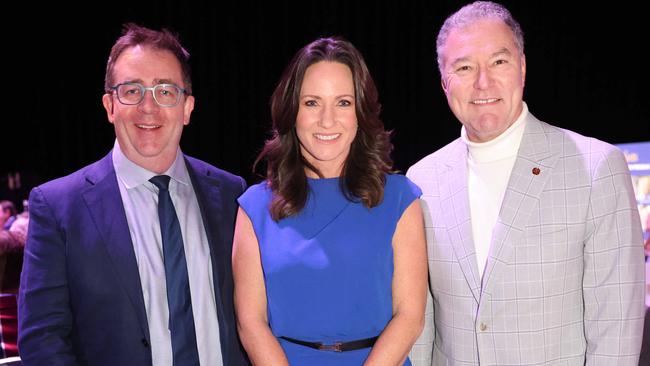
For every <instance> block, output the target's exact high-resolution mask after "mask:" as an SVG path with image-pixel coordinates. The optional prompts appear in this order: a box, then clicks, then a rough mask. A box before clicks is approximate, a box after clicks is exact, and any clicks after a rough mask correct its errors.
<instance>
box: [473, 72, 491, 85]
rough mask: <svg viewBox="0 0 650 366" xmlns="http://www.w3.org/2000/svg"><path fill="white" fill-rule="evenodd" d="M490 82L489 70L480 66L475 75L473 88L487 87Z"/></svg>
mask: <svg viewBox="0 0 650 366" xmlns="http://www.w3.org/2000/svg"><path fill="white" fill-rule="evenodd" d="M491 83H492V77H491V76H490V73H489V71H488V70H487V69H486V68H483V67H480V68H479V69H478V72H477V75H476V80H475V82H474V88H476V89H487V88H488V87H489V86H490V84H491Z"/></svg>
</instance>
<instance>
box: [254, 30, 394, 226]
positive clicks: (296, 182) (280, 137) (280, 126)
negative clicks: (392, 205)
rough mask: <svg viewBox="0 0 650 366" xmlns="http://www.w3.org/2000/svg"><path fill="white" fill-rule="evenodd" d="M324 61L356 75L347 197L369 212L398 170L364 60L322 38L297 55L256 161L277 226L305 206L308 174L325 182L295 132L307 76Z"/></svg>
mask: <svg viewBox="0 0 650 366" xmlns="http://www.w3.org/2000/svg"><path fill="white" fill-rule="evenodd" d="M320 61H329V62H339V63H341V64H344V65H347V66H348V67H349V68H350V71H352V78H353V82H354V93H355V108H356V117H357V122H358V130H357V134H356V137H355V139H354V140H353V141H352V145H351V147H350V153H349V155H348V157H347V158H346V160H345V163H344V165H343V169H342V172H341V179H340V180H339V183H340V188H341V191H342V192H343V194H344V195H345V197H346V198H347V199H348V200H350V201H355V202H359V201H360V202H362V203H363V205H364V206H366V207H368V208H371V207H375V206H377V205H378V204H379V203H381V201H382V199H383V197H384V185H385V183H386V177H385V174H386V173H389V172H390V171H391V169H392V166H393V161H392V159H391V158H390V153H391V151H392V149H393V145H392V144H391V142H390V134H391V132H390V131H386V130H385V129H384V124H383V122H382V121H381V120H380V119H379V113H380V111H381V105H380V104H379V102H378V94H377V88H376V86H375V82H374V81H373V79H372V77H371V76H370V72H369V71H368V67H367V66H366V63H365V61H364V60H363V56H361V53H360V52H359V51H358V50H357V49H356V48H355V47H354V46H353V45H352V44H351V43H350V42H348V41H346V40H344V39H342V38H340V37H329V38H320V39H317V40H315V41H314V42H312V43H310V44H308V45H307V46H305V47H303V48H302V49H301V50H300V51H298V53H296V55H295V56H294V57H293V59H292V60H291V62H290V63H289V66H288V67H287V68H286V70H285V71H284V74H283V75H282V78H281V79H280V82H279V83H278V85H277V86H276V88H275V91H274V92H273V95H272V96H271V118H272V121H273V125H272V131H271V132H272V136H271V138H270V139H268V140H267V141H266V143H265V145H264V148H263V149H262V152H261V153H260V154H259V156H258V157H257V159H256V160H255V166H257V164H258V163H259V162H260V161H262V160H264V161H265V162H266V179H267V182H268V184H269V186H270V187H271V190H272V191H273V200H272V201H271V205H270V207H269V209H270V211H271V216H272V217H273V219H274V220H276V221H277V220H280V219H283V218H285V217H289V216H292V215H295V214H297V213H299V212H300V211H301V210H302V209H303V208H304V207H305V203H306V201H307V196H308V194H309V187H308V185H307V175H306V173H305V169H309V170H311V171H313V172H314V173H316V174H317V175H318V176H319V177H320V178H323V175H322V173H321V172H320V171H319V170H318V169H317V168H316V167H315V166H313V165H312V164H310V163H309V162H308V161H307V160H306V159H305V158H304V157H303V156H302V153H301V152H300V141H299V140H298V136H297V134H296V128H295V126H296V117H297V115H298V107H299V99H300V89H301V87H302V81H303V78H304V76H305V71H306V70H307V68H309V66H311V65H313V64H315V63H317V62H320Z"/></svg>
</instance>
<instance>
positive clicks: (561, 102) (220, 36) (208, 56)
mask: <svg viewBox="0 0 650 366" xmlns="http://www.w3.org/2000/svg"><path fill="white" fill-rule="evenodd" d="M465 3H466V2H465V1H436V0H429V1H425V0H418V1H404V0H402V1H373V2H370V1H368V2H366V1H352V0H350V1H345V2H344V1H302V2H297V1H296V2H294V1H259V2H252V1H251V2H249V1H235V2H230V3H228V2H224V1H223V0H222V1H220V2H217V1H214V0H211V1H184V2H179V1H131V2H122V1H109V2H101V3H93V4H89V5H86V8H84V6H83V5H74V7H73V5H66V4H65V3H64V2H63V3H59V4H49V5H34V4H32V3H28V2H25V3H24V4H17V5H16V4H14V7H15V9H12V10H11V11H5V12H4V17H3V18H5V21H4V22H3V25H2V26H1V27H2V31H3V32H2V34H3V35H4V37H3V39H4V42H3V46H4V47H3V51H2V53H3V56H4V57H3V58H4V59H5V60H8V61H9V65H8V66H5V67H4V74H5V75H4V80H5V84H4V86H3V88H4V93H3V94H2V95H3V98H4V101H3V105H4V108H5V111H8V113H5V114H4V116H3V117H4V121H2V125H1V126H2V127H1V130H0V131H1V132H0V136H1V137H2V138H1V139H0V146H1V147H2V151H3V157H2V158H1V159H0V199H2V198H10V199H13V200H14V201H16V203H18V204H20V201H21V200H22V199H23V198H26V197H27V194H28V192H29V189H31V188H32V187H33V186H34V185H36V184H40V183H42V182H44V181H47V180H50V179H53V178H55V177H58V176H62V175H66V174H69V173H71V172H73V171H75V170H77V169H79V168H81V167H83V166H85V165H88V164H90V163H92V162H94V161H96V160H98V159H100V158H101V157H103V156H104V155H105V154H106V153H107V152H108V151H109V149H111V147H112V146H113V143H114V132H113V126H112V125H111V124H109V123H108V122H107V120H106V115H105V112H104V110H103V107H102V104H101V96H102V94H103V79H104V71H105V65H106V60H107V57H108V53H109V51H110V47H111V46H112V44H113V42H114V41H115V39H116V38H117V37H119V35H120V33H121V24H122V23H125V22H129V21H133V22H136V23H139V24H141V25H145V26H148V27H152V28H160V27H167V28H169V29H171V30H173V31H175V32H178V33H179V34H180V38H181V41H182V42H183V43H184V45H185V46H186V48H187V49H188V50H189V52H190V53H191V55H192V67H193V84H194V95H195V96H196V108H195V110H194V113H193V115H192V121H191V123H190V125H189V126H188V127H187V128H186V129H185V131H184V134H183V139H182V142H181V147H182V149H183V151H184V152H185V153H187V154H189V155H192V156H195V157H198V158H201V159H203V160H205V161H207V162H209V163H212V164H214V165H216V166H219V167H221V168H223V169H226V170H229V171H231V172H233V173H235V174H238V175H242V176H244V177H245V178H246V179H247V180H248V181H249V183H252V182H254V181H255V180H256V179H257V178H256V176H255V175H254V174H252V172H251V165H252V162H253V160H254V159H255V156H256V155H257V153H258V152H259V149H260V148H261V146H262V144H263V141H264V139H265V138H266V137H267V136H268V135H267V131H268V129H269V126H270V117H269V107H268V100H269V97H270V95H271V92H272V90H273V88H274V86H275V83H276V82H277V81H278V79H279V77H280V75H281V73H282V71H283V69H284V67H285V65H286V64H287V63H288V61H289V59H290V58H291V56H292V55H293V54H294V53H295V52H296V51H297V50H298V49H299V48H301V47H302V46H304V45H305V44H307V43H308V42H310V41H312V40H314V39H315V38H316V37H319V36H328V35H341V36H344V37H346V38H348V39H349V40H350V41H352V43H354V44H355V45H356V46H357V47H358V48H359V49H360V51H361V52H362V53H363V54H364V56H365V58H366V62H367V63H368V66H369V68H370V71H371V73H372V75H373V76H374V78H375V81H376V83H377V85H378V88H379V92H380V100H381V103H382V105H383V113H382V119H383V121H384V123H385V125H386V127H387V128H388V129H392V130H394V131H395V133H394V138H393V143H394V145H395V152H394V154H393V155H394V159H395V163H396V168H398V169H400V170H402V171H406V169H407V168H408V167H409V166H410V165H411V164H413V163H415V162H416V161H418V160H419V159H420V158H422V157H424V156H425V155H426V154H428V153H431V152H433V151H434V150H436V149H438V148H440V147H442V146H444V145H445V144H446V143H448V142H449V141H451V140H453V139H454V138H456V137H457V136H458V135H459V130H460V123H459V122H457V121H456V119H455V118H454V117H453V115H452V114H451V112H450V111H449V109H448V107H447V104H446V100H445V97H444V95H443V93H442V90H441V88H440V78H439V75H438V70H437V64H436V54H435V37H436V35H437V32H438V30H439V28H440V26H441V24H442V22H443V21H444V19H445V18H446V17H447V16H448V15H449V14H451V13H452V12H453V11H455V10H457V9H458V8H459V7H460V6H461V5H463V4H465ZM502 3H503V4H504V5H506V6H507V7H508V8H509V9H510V10H511V12H512V13H513V15H514V17H515V18H516V19H518V20H519V22H520V23H521V25H522V27H523V29H524V32H525V41H526V45H525V53H526V57H527V80H526V92H525V97H524V98H525V100H526V102H527V103H528V106H529V108H530V111H531V112H532V113H533V114H534V115H535V116H536V117H538V118H540V119H542V120H544V121H547V122H550V123H553V124H555V125H557V126H560V127H563V128H568V129H571V130H574V131H577V132H579V133H581V134H585V135H590V136H593V137H596V138H599V139H601V140H605V141H608V142H610V143H613V144H617V143H625V142H635V141H643V140H650V122H649V119H648V109H649V108H648V104H649V103H648V102H643V101H642V99H641V98H642V96H641V88H642V87H645V88H647V86H648V82H647V80H648V78H647V76H646V75H647V69H648V67H647V61H646V60H647V56H643V55H642V53H646V52H647V48H648V41H647V38H648V36H649V33H648V31H647V24H648V20H647V16H646V14H645V12H641V11H640V10H639V9H638V8H637V5H635V3H633V2H631V1H617V2H609V3H607V4H605V5H595V3H596V2H584V3H582V4H581V3H580V2H579V3H578V5H576V4H575V3H574V2H570V1H504V2H502ZM5 64H6V63H5ZM645 97H646V96H644V98H645ZM16 173H19V174H20V185H16V184H15V183H16V181H15V179H14V178H15V177H16ZM10 180H12V181H13V189H9V181H10Z"/></svg>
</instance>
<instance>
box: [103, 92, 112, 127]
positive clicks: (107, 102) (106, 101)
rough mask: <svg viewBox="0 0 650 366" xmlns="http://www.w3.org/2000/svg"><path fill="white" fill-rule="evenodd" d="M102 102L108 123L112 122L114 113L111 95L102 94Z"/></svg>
mask: <svg viewBox="0 0 650 366" xmlns="http://www.w3.org/2000/svg"><path fill="white" fill-rule="evenodd" d="M102 104H103V105H104V109H105V110H106V116H107V117H108V121H109V122H110V123H113V121H114V120H115V114H114V112H113V107H114V105H113V95H112V94H109V93H106V94H104V96H102Z"/></svg>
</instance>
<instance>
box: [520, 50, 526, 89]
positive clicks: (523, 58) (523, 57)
mask: <svg viewBox="0 0 650 366" xmlns="http://www.w3.org/2000/svg"><path fill="white" fill-rule="evenodd" d="M524 85H526V55H521V86H524Z"/></svg>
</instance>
